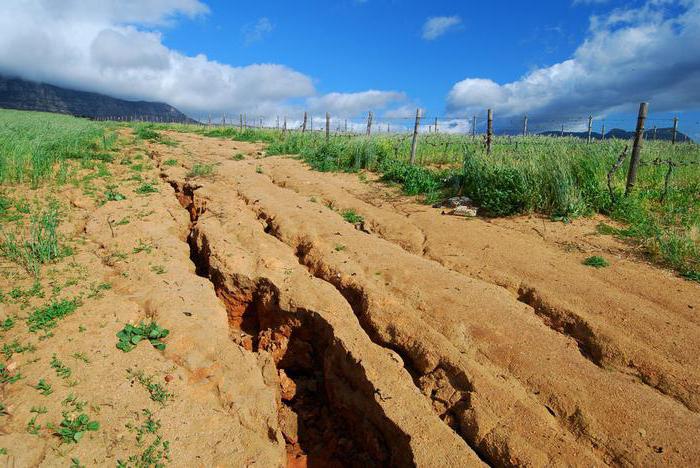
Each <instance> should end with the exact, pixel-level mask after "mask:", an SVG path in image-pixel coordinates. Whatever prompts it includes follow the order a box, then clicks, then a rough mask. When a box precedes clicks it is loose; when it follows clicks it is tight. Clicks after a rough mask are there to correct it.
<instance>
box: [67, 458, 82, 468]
mask: <svg viewBox="0 0 700 468" xmlns="http://www.w3.org/2000/svg"><path fill="white" fill-rule="evenodd" d="M70 468H85V465H81V464H80V459H78V458H76V457H73V458H71V459H70Z"/></svg>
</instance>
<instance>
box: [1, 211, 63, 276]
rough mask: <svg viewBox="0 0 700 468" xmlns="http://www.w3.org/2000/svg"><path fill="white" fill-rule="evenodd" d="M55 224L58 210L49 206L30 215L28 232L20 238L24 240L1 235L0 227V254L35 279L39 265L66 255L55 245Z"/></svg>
mask: <svg viewBox="0 0 700 468" xmlns="http://www.w3.org/2000/svg"><path fill="white" fill-rule="evenodd" d="M58 224H59V215H58V208H57V207H56V206H51V207H49V208H48V209H47V210H46V211H43V212H40V213H38V214H35V215H32V216H31V218H30V225H29V230H28V232H26V233H25V234H24V235H22V236H21V237H24V239H21V238H18V235H17V234H16V233H14V232H5V230H4V229H3V228H2V227H0V254H2V256H4V257H6V258H7V259H9V260H11V261H13V262H16V263H17V264H19V265H21V266H22V267H23V268H24V269H25V270H26V271H27V272H28V273H29V274H31V275H32V276H34V277H35V278H37V277H38V276H39V273H40V268H41V265H42V264H45V263H49V262H52V261H54V260H56V259H58V258H60V257H61V256H63V255H64V254H66V253H67V251H66V250H64V249H61V247H60V246H59V244H58V235H57V232H56V229H57V228H58Z"/></svg>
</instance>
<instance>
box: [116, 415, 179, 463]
mask: <svg viewBox="0 0 700 468" xmlns="http://www.w3.org/2000/svg"><path fill="white" fill-rule="evenodd" d="M142 412H143V415H144V416H145V418H146V419H145V420H144V421H143V423H141V424H140V425H139V424H134V423H127V424H126V427H127V429H129V431H131V432H135V433H136V443H137V445H138V446H139V447H141V446H143V445H144V442H146V439H147V438H150V437H152V438H153V439H152V441H151V442H150V443H149V444H148V445H146V448H145V449H144V450H143V452H141V453H140V454H138V455H131V456H130V457H129V458H128V459H127V460H126V461H124V460H117V468H128V467H130V466H136V467H144V468H145V467H163V466H165V465H164V462H166V461H170V442H168V441H167V440H163V437H162V436H161V435H160V434H158V431H160V428H161V423H160V420H157V419H154V418H153V413H151V412H150V411H149V410H147V409H144V410H142ZM137 422H138V420H137Z"/></svg>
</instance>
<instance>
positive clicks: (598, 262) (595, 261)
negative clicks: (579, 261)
mask: <svg viewBox="0 0 700 468" xmlns="http://www.w3.org/2000/svg"><path fill="white" fill-rule="evenodd" d="M583 264H584V265H586V266H590V267H593V268H605V267H609V266H610V263H608V261H607V260H605V259H604V258H603V257H601V256H598V255H593V256H592V257H588V258H586V259H585V260H584V261H583Z"/></svg>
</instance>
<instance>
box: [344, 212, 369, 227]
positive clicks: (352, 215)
mask: <svg viewBox="0 0 700 468" xmlns="http://www.w3.org/2000/svg"><path fill="white" fill-rule="evenodd" d="M340 215H341V216H342V217H343V219H344V220H345V221H347V222H348V223H350V224H357V223H362V222H364V220H365V218H363V217H362V216H360V215H359V214H357V213H356V212H355V210H344V211H343V212H342V213H340Z"/></svg>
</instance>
